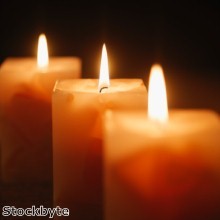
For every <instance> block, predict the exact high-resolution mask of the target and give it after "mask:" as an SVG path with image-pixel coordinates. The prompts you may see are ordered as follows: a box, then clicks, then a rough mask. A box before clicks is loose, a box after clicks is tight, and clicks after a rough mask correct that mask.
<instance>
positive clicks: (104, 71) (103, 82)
mask: <svg viewBox="0 0 220 220" xmlns="http://www.w3.org/2000/svg"><path fill="white" fill-rule="evenodd" d="M109 86H110V82H109V68H108V55H107V50H106V46H105V44H104V45H103V47H102V58H101V65H100V75H99V85H98V89H99V91H100V92H101V91H102V89H105V88H108V87H109Z"/></svg>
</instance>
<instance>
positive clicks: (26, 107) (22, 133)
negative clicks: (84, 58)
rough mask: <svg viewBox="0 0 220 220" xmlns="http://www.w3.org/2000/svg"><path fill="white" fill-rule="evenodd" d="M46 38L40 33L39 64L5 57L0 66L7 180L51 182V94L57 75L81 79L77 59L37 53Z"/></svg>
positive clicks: (3, 155) (2, 126)
mask: <svg viewBox="0 0 220 220" xmlns="http://www.w3.org/2000/svg"><path fill="white" fill-rule="evenodd" d="M45 41H46V39H45V36H43V35H42V36H41V37H40V40H39V49H42V50H41V51H40V50H39V51H38V62H37V59H35V58H8V59H6V61H5V62H4V63H3V64H2V66H1V69H0V120H1V121H0V125H1V145H2V146H1V147H2V149H1V151H2V152H1V153H2V179H3V181H4V182H6V183H21V182H45V181H46V182H47V181H52V119H51V117H52V116H51V94H52V90H53V86H54V84H55V81H56V80H57V79H65V78H78V77H80V75H81V61H80V59H79V58H75V57H52V58H50V60H49V61H48V59H47V57H48V54H44V53H42V51H43V52H46V53H47V51H46V49H47V48H45V46H46V45H45V43H46V42H45ZM41 44H42V46H44V47H41V46H40V45H41ZM42 58H46V60H45V62H44V63H42V61H43V60H42ZM48 62H49V63H48Z"/></svg>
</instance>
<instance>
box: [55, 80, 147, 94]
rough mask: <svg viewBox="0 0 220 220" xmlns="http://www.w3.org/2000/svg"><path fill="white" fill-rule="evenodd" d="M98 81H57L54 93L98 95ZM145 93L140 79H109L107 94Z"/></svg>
mask: <svg viewBox="0 0 220 220" xmlns="http://www.w3.org/2000/svg"><path fill="white" fill-rule="evenodd" d="M97 88H98V79H73V80H61V81H58V82H57V84H56V86H55V89H54V91H62V92H65V93H98V90H97ZM131 90H132V91H133V92H135V91H136V92H142V91H143V92H146V87H145V86H144V83H143V81H142V80H141V79H111V87H110V88H108V90H107V93H115V92H127V91H131Z"/></svg>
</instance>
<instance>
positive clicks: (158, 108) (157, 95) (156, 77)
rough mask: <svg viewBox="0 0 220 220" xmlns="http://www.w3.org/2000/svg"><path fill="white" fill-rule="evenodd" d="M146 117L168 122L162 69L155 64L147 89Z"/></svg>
mask: <svg viewBox="0 0 220 220" xmlns="http://www.w3.org/2000/svg"><path fill="white" fill-rule="evenodd" d="M148 90H149V91H148V117H149V118H150V119H152V120H155V121H159V122H162V123H163V122H166V121H167V120H168V106H167V95H166V85H165V79H164V75H163V69H162V67H161V66H160V65H158V64H155V65H153V66H152V68H151V72H150V80H149V88H148Z"/></svg>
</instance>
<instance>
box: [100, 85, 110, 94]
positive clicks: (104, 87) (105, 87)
mask: <svg viewBox="0 0 220 220" xmlns="http://www.w3.org/2000/svg"><path fill="white" fill-rule="evenodd" d="M103 89H108V87H107V86H103V87H102V88H101V89H100V90H99V93H102V90H103Z"/></svg>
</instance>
